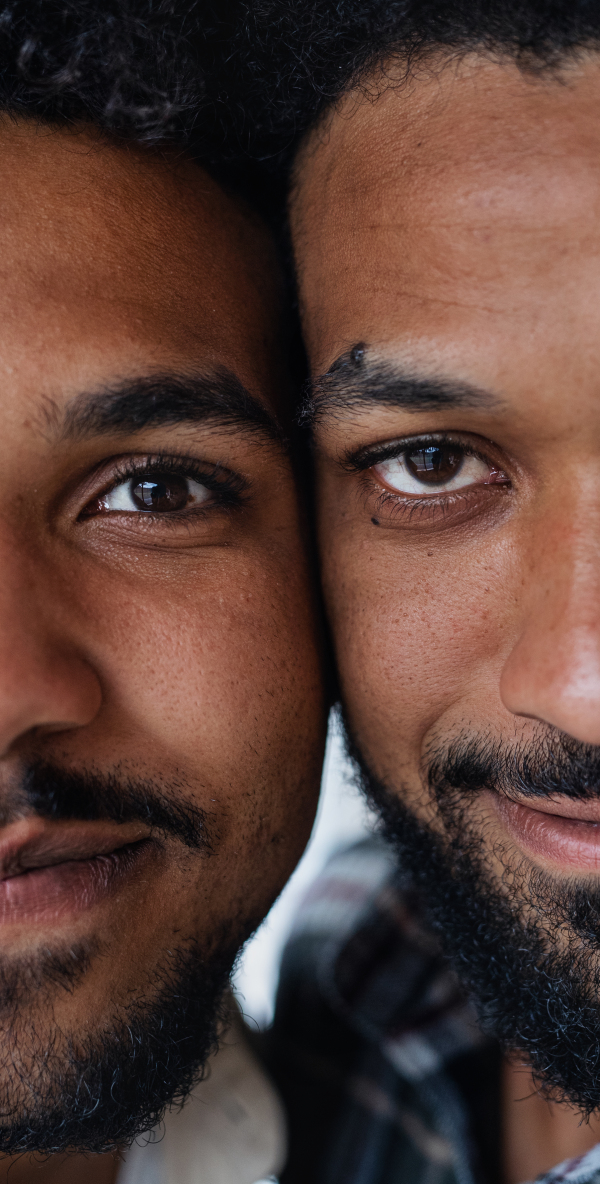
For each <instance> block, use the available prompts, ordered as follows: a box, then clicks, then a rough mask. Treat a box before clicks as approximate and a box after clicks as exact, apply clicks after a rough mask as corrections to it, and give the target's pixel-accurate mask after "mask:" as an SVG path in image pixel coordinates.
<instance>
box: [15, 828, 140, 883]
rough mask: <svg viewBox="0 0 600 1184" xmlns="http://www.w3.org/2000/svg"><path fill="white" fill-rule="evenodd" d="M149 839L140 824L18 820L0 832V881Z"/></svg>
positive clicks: (107, 853) (88, 857)
mask: <svg viewBox="0 0 600 1184" xmlns="http://www.w3.org/2000/svg"><path fill="white" fill-rule="evenodd" d="M148 837H149V829H148V827H147V826H144V825H143V824H142V823H139V822H136V823H118V822H51V821H47V820H46V819H43V818H21V819H19V820H18V821H17V822H11V823H9V825H8V826H6V827H4V828H2V829H1V830H0V880H6V879H8V877H9V876H17V875H20V874H21V873H22V872H27V871H32V870H33V869H34V868H40V867H50V866H52V865H53V864H56V863H64V862H66V861H67V860H71V859H92V858H94V856H97V855H109V854H110V853H111V852H112V851H116V850H118V848H119V847H125V846H128V845H129V844H130V843H135V842H139V841H140V840H141V839H146V838H148Z"/></svg>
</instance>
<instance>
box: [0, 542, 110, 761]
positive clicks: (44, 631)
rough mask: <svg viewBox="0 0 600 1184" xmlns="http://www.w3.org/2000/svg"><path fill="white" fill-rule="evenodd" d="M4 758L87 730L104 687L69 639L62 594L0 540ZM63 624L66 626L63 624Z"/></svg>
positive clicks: (0, 748) (0, 740) (0, 753)
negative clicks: (42, 739) (58, 735)
mask: <svg viewBox="0 0 600 1184" xmlns="http://www.w3.org/2000/svg"><path fill="white" fill-rule="evenodd" d="M0 572H1V573H2V574H0V758H2V759H4V758H5V757H6V756H8V755H9V754H11V752H12V751H13V750H14V749H15V747H16V746H18V745H19V744H20V743H21V742H22V741H23V739H24V738H25V737H27V736H30V735H31V734H35V733H40V732H42V733H46V732H59V731H66V730H68V729H71V728H80V727H84V726H85V725H86V724H88V723H90V722H91V721H92V720H93V719H94V717H95V716H96V714H97V712H98V710H99V708H100V703H101V699H102V691H101V687H100V682H99V679H98V677H97V674H96V673H95V671H94V669H93V668H92V666H91V665H90V663H89V662H88V661H87V660H86V658H85V656H84V655H83V654H82V653H81V652H80V651H79V649H78V647H77V645H76V643H75V641H74V639H73V638H72V637H71V636H70V635H69V634H70V626H69V621H68V619H66V620H65V615H64V613H63V612H61V605H60V593H59V592H58V591H57V589H56V588H53V589H51V588H50V587H49V586H48V581H47V580H46V581H45V580H44V576H43V573H42V571H40V570H37V571H35V570H34V571H32V570H31V565H30V564H28V565H27V570H26V571H23V566H22V565H20V563H19V559H18V554H17V551H16V548H12V549H11V550H10V553H7V548H5V547H4V546H2V540H0ZM61 622H62V623H61Z"/></svg>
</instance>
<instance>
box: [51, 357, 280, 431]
mask: <svg viewBox="0 0 600 1184" xmlns="http://www.w3.org/2000/svg"><path fill="white" fill-rule="evenodd" d="M184 423H207V424H215V425H219V426H221V427H229V428H231V429H234V430H237V431H241V432H243V433H246V434H250V435H252V436H257V435H258V436H261V435H262V436H263V437H264V438H266V439H267V440H269V441H271V442H275V443H278V444H280V445H281V444H283V443H284V437H283V433H282V431H281V428H280V427H279V424H278V423H277V420H276V419H275V417H274V416H273V415H271V414H270V412H269V411H268V409H267V408H266V407H264V406H263V404H262V403H260V402H259V401H258V399H255V398H254V396H253V395H251V394H250V392H249V391H248V390H246V388H245V386H244V385H243V383H241V382H240V380H239V379H238V378H237V377H236V376H235V374H233V373H232V372H231V371H229V370H226V369H220V370H217V371H214V372H213V373H211V374H209V375H200V376H192V377H190V376H187V375H186V376H180V375H176V374H158V375H152V376H149V377H140V378H135V379H125V380H123V381H121V382H117V383H115V384H114V385H107V386H105V387H103V388H101V389H100V390H97V391H92V392H87V393H82V394H80V395H77V396H75V398H74V399H72V400H71V402H70V403H69V404H68V406H67V408H66V410H65V412H64V415H63V418H62V424H61V428H60V435H61V437H62V438H71V439H81V438H85V437H92V436H98V435H106V434H109V433H123V434H124V435H125V434H127V435H131V434H132V433H134V432H139V431H143V430H144V429H145V428H153V427H172V426H176V425H177V424H184Z"/></svg>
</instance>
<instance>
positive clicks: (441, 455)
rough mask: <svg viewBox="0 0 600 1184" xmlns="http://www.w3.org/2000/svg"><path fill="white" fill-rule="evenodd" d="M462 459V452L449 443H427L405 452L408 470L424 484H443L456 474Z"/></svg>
mask: <svg viewBox="0 0 600 1184" xmlns="http://www.w3.org/2000/svg"><path fill="white" fill-rule="evenodd" d="M463 460H464V456H463V454H462V452H461V451H460V450H459V449H458V448H456V447H454V446H453V445H451V444H446V445H444V444H428V445H427V447H426V448H416V449H415V451H414V452H407V453H405V461H406V465H407V468H408V470H409V472H410V473H412V475H413V477H416V478H417V480H418V481H422V482H423V484H425V485H444V484H445V483H446V481H450V479H451V478H452V477H455V476H456V474H457V473H458V471H459V470H460V467H461V465H462V463H463Z"/></svg>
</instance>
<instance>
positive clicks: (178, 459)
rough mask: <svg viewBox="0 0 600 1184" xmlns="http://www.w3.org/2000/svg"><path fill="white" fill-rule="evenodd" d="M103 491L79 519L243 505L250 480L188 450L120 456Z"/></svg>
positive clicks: (175, 515)
mask: <svg viewBox="0 0 600 1184" xmlns="http://www.w3.org/2000/svg"><path fill="white" fill-rule="evenodd" d="M103 477H104V481H103V484H102V488H101V491H100V492H99V493H97V494H96V495H95V496H94V497H92V498H91V499H90V500H89V501H88V502H87V503H86V505H85V507H84V508H83V510H82V511H81V512H80V514H79V520H80V521H82V520H86V519H89V518H94V517H103V516H105V515H107V516H108V515H110V517H111V518H112V519H114V518H115V517H117V516H121V515H126V516H127V519H128V520H129V521H131V519H132V518H133V519H135V517H143V518H144V519H146V520H148V519H155V520H160V522H161V524H162V523H164V522H165V520H169V521H171V522H172V523H173V525H175V524H176V522H177V521H180V522H181V521H182V520H189V519H190V517H192V516H194V515H196V516H197V515H198V514H199V513H201V514H202V513H203V514H206V513H207V512H210V511H211V510H213V511H215V510H223V509H231V508H234V507H236V506H239V505H241V502H242V494H243V492H244V490H245V489H246V482H245V480H244V479H243V478H242V477H240V476H239V475H238V474H235V473H232V472H230V471H229V470H227V469H224V468H222V467H221V466H219V465H212V466H210V465H201V464H199V462H198V461H197V460H194V459H193V458H190V457H182V456H163V455H153V456H144V457H135V456H134V457H127V458H126V459H123V458H119V459H118V460H117V461H116V462H115V465H114V467H113V469H112V471H111V473H110V480H109V481H107V474H106V466H105V465H104V466H103Z"/></svg>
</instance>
